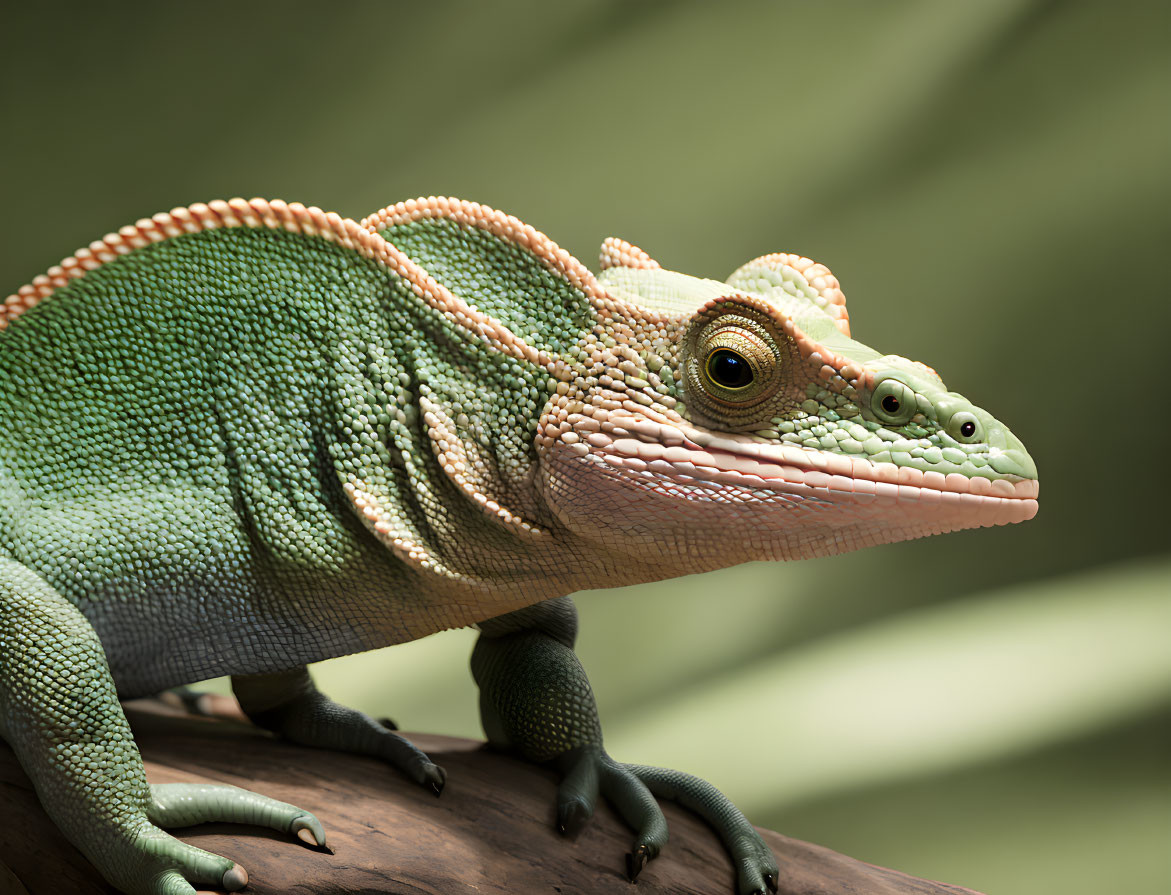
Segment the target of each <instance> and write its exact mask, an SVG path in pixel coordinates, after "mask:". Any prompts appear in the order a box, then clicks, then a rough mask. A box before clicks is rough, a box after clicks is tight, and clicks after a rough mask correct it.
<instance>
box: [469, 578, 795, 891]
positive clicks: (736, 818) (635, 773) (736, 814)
mask: <svg viewBox="0 0 1171 895" xmlns="http://www.w3.org/2000/svg"><path fill="white" fill-rule="evenodd" d="M576 638H577V610H576V609H575V608H574V605H573V601H572V600H570V598H569V597H561V598H559V599H556V600H549V601H547V602H544V603H539V604H537V605H535V606H530V607H528V608H526V609H522V610H519V611H517V612H512V613H509V614H508V615H502V616H500V617H499V618H494V619H491V620H490V621H487V622H482V623H481V624H480V639H479V640H478V641H477V643H476V648H475V650H474V652H473V653H472V674H473V676H474V677H475V679H476V683H477V684H478V685H479V687H480V716H481V718H482V720H483V724H484V732H485V733H486V734H487V736H488V740H489V742H491V743H492V744H493V745H496V746H499V747H502V748H507V749H510V750H512V751H514V752H516V753H518V754H519V755H521V756H522V757H524V758H527V759H529V760H530V761H537V762H548V763H551V764H552V765H553V766H554V767H556V768H557V769H558V770H559V771H560V772H561V773H562V774H563V775H564V777H563V778H562V782H561V784H560V786H559V787H558V790H557V824H558V828H559V829H560V830H561V831H562V832H563V833H567V832H571V831H572V830H574V829H575V828H576V827H578V826H580V824H581V823H583V822H584V821H585V820H586V819H588V818H589V817H590V816H591V815H592V814H593V811H594V805H595V803H596V801H597V797H598V795H599V793H600V794H601V795H603V796H605V797H606V798H607V799H609V800H610V801H611V802H612V803H613V804H614V806H615V807H616V808H617V809H618V812H619V814H621V815H622V817H623V819H624V820H625V821H626V822H627V824H629V825H630V826H631V828H633V829H634V830H635V838H634V844H633V847H632V848H631V851H630V853H629V854H628V855H627V859H626V860H627V871H628V873H629V875H630V878H631V880H632V881H633V880H635V879H636V878H637V877H638V874H639V872H640V871H641V870H642V869H643V867H645V866H646V863H647V861H649V860H651V859H653V858H654V857H656V856H657V855H658V854H659V851H660V850H661V849H662V847H663V845H665V844H666V842H667V822H666V820H665V819H664V817H663V812H662V810H661V809H660V808H659V806H658V803H657V802H656V801H655V796H658V797H660V798H666V799H673V800H676V801H678V802H679V803H680V804H682V805H683V806H684V807H686V808H688V809H689V810H691V811H694V812H695V813H696V814H698V815H699V816H700V817H702V818H703V819H704V820H706V821H707V822H708V823H709V824H711V825H712V826H713V827H714V828H715V830H716V832H717V833H718V834H719V836H720V838H721V840H722V841H723V843H724V846H725V847H726V848H727V849H728V851H729V853H730V854H731V857H732V863H733V865H734V866H735V869H736V888H737V892H738V893H739V895H763V893H764V892H765V889H766V887H767V888H768V889H770V890H772V891H774V892H775V891H776V890H777V880H778V871H777V864H776V860H775V859H774V857H773V855H772V852H771V851H770V850H769V848H768V846H767V845H765V844H764V841H763V840H762V839H761V838H760V836H759V835H758V834H757V832H756V831H755V830H754V829H753V828H752V825H751V824H750V823H749V822H748V820H747V819H746V818H745V817H744V815H743V814H742V813H740V811H739V810H738V809H737V808H736V807H735V806H734V805H733V804H732V803H731V802H730V801H729V800H728V799H727V797H725V796H724V795H723V794H722V793H720V792H719V791H718V790H717V789H716V788H715V787H714V786H712V785H711V784H710V783H707V782H706V781H704V780H700V779H699V778H698V777H693V776H691V775H690V774H683V773H680V772H678V771H668V770H664V769H662V768H651V767H643V766H640V765H628V764H623V763H621V762H618V761H615V760H614V759H613V758H611V757H610V756H609V755H608V754H607V753H606V751H605V749H604V748H603V746H602V728H601V724H600V722H599V720H598V711H597V706H596V704H595V702H594V694H593V690H592V688H591V687H590V683H589V679H588V678H587V677H586V673H585V670H584V669H583V668H582V666H581V662H579V661H578V658H577V655H576V654H575V653H574V651H573V644H574V641H575V640H576Z"/></svg>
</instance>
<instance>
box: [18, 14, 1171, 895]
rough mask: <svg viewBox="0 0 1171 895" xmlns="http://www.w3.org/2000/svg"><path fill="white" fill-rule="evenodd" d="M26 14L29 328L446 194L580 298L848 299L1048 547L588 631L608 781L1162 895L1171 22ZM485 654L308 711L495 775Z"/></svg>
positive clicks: (970, 872)
mask: <svg viewBox="0 0 1171 895" xmlns="http://www.w3.org/2000/svg"><path fill="white" fill-rule="evenodd" d="M0 9H2V11H0V129H2V139H0V171H2V174H0V208H2V210H3V214H0V246H2V247H3V248H2V249H0V277H2V282H0V288H2V289H3V290H4V292H7V291H11V290H15V288H16V287H18V286H19V285H21V284H23V283H24V282H27V281H28V280H30V279H31V278H32V277H33V276H34V275H36V274H37V273H40V272H41V271H43V270H44V269H45V268H46V267H48V266H49V265H50V264H53V263H55V262H56V261H57V260H59V259H60V258H61V257H62V256H63V255H65V254H68V253H70V252H72V251H73V250H74V249H75V248H77V247H79V246H81V245H84V244H85V243H87V242H89V241H90V240H92V239H94V238H95V237H98V236H100V235H101V234H103V233H105V232H107V231H109V230H113V229H116V228H117V227H118V226H120V225H122V224H124V223H128V222H131V221H133V220H135V219H136V218H138V217H141V216H144V215H148V214H150V213H153V212H155V211H160V210H165V209H168V208H170V207H172V206H175V205H181V204H188V203H190V202H193V201H200V200H207V199H211V198H219V197H224V198H227V197H231V196H234V195H243V196H253V195H260V196H266V197H280V198H285V199H288V200H293V199H296V200H300V201H302V202H305V203H306V204H317V205H320V206H322V207H324V208H326V209H332V210H335V211H338V212H340V213H342V214H345V215H349V216H352V217H355V218H359V217H361V216H363V215H365V214H367V213H369V212H371V211H374V210H376V209H377V208H379V207H381V206H383V205H386V204H389V203H391V202H394V201H397V200H399V199H403V198H409V197H412V196H416V195H426V194H432V193H435V194H452V195H458V196H461V197H466V198H470V199H475V200H478V201H481V202H484V203H487V204H489V205H493V206H496V207H499V208H503V209H505V210H507V211H510V212H512V213H513V214H516V215H517V216H519V217H521V218H522V219H523V220H525V221H528V222H529V223H532V224H533V225H534V226H536V227H538V228H539V229H542V230H544V231H545V232H547V233H549V234H550V235H551V236H552V237H553V238H554V239H556V240H557V241H559V242H560V243H561V244H562V245H564V246H566V247H567V248H568V249H570V250H571V251H572V252H574V253H575V254H577V255H578V256H579V257H581V258H582V259H583V260H585V261H587V263H590V264H593V263H594V259H595V257H596V250H597V246H598V245H599V243H600V242H601V240H602V238H603V237H605V236H607V235H610V234H614V235H620V236H623V237H625V238H627V239H630V240H631V241H633V242H635V243H636V244H638V245H641V246H642V247H643V248H645V249H647V250H648V251H649V252H650V253H651V254H652V255H654V256H655V257H657V258H658V259H659V260H660V261H661V262H662V263H663V264H664V266H666V267H672V268H676V269H680V270H684V271H686V272H689V273H693V274H697V275H702V276H711V277H716V278H723V277H724V276H726V275H727V274H728V273H729V272H731V271H732V270H733V269H734V268H735V267H737V266H738V265H739V264H741V263H742V262H744V261H746V260H748V259H749V258H752V257H755V256H757V255H760V254H763V253H765V252H770V251H778V250H786V251H798V252H801V253H804V254H807V255H809V256H811V257H813V258H815V259H818V260H821V261H823V262H825V263H827V264H828V265H829V266H830V267H831V268H832V269H833V270H834V272H835V273H836V274H837V275H838V277H839V278H840V279H841V281H842V283H843V286H844V289H845V292H846V295H847V296H848V299H849V308H850V315H851V322H852V326H853V329H854V333H855V335H856V336H858V337H859V338H860V339H861V340H862V341H864V342H866V343H868V344H871V345H873V346H875V347H877V348H879V349H881V350H883V351H887V352H892V353H899V354H904V355H906V356H909V357H912V358H916V359H919V360H922V361H924V362H926V363H929V364H931V365H933V366H934V367H936V368H937V369H938V370H939V371H940V372H941V374H942V375H943V376H944V378H945V379H946V381H947V382H948V384H949V386H950V387H951V388H953V389H956V390H958V391H961V392H963V393H964V394H966V395H967V396H968V397H970V398H972V399H973V400H975V401H976V402H977V403H979V404H981V405H983V406H985V407H988V408H990V409H992V410H993V411H994V412H995V413H996V414H997V416H999V417H1000V418H1001V419H1003V420H1005V421H1007V422H1008V423H1009V424H1010V425H1011V426H1012V428H1013V429H1014V431H1015V432H1016V433H1017V434H1019V435H1020V436H1021V437H1022V439H1023V440H1024V441H1025V443H1026V444H1027V445H1028V446H1029V448H1030V449H1031V451H1032V453H1033V456H1034V457H1035V458H1036V460H1037V463H1038V466H1039V467H1040V470H1041V477H1042V480H1043V488H1042V499H1041V512H1040V515H1039V516H1038V517H1037V519H1035V520H1034V521H1032V522H1030V523H1028V524H1027V525H1021V526H1014V527H1011V528H1001V529H996V530H987V531H976V532H967V533H961V534H955V535H950V536H947V537H943V538H936V539H928V540H925V541H918V542H912V543H905V544H899V545H894V546H888V547H882V548H879V549H874V550H866V551H862V552H859V553H855V554H851V555H848V556H843V557H836V558H832V559H826V560H824V561H816V562H805V563H799V564H788V565H764V564H761V565H753V566H745V567H740V568H737V569H731V570H727V571H725V572H722V573H717V574H710V575H705V576H697V577H692V578H688V579H683V580H678V581H670V582H663V583H660V584H657V585H652V586H645V587H638V588H624V589H617V590H609V591H597V592H591V593H585V594H582V595H581V596H580V598H579V600H578V605H579V607H580V610H581V615H582V633H581V638H580V642H579V646H580V650H579V651H580V654H581V656H582V658H583V660H584V662H585V665H586V667H587V669H589V670H590V673H591V675H592V678H593V682H594V685H595V688H596V692H597V696H598V701H599V703H600V705H601V711H602V716H603V720H604V725H605V729H606V735H607V744H608V746H609V749H610V751H611V753H612V754H614V755H615V756H616V757H618V758H620V759H624V760H631V761H644V762H650V763H657V764H665V765H669V766H675V767H679V768H683V769H687V770H690V771H693V772H695V773H699V774H702V775H704V776H706V777H708V778H710V779H711V780H713V781H714V782H716V783H717V784H718V785H720V786H721V787H723V788H724V789H725V790H727V791H728V792H729V793H730V794H731V795H732V796H733V797H734V798H735V799H736V800H737V801H738V802H739V803H740V804H741V805H742V806H743V807H744V808H745V809H746V811H747V812H748V814H749V815H750V816H751V817H752V819H753V820H754V821H756V822H757V823H760V824H764V825H768V826H771V827H774V828H776V829H779V830H781V831H784V832H786V833H788V834H790V835H793V836H798V837H802V838H807V839H812V840H816V841H818V842H821V843H825V844H827V845H829V846H832V847H833V848H836V849H839V850H842V851H845V852H847V853H849V854H852V855H855V856H858V857H860V858H863V859H865V860H868V861H872V862H875V863H880V864H885V865H891V866H895V867H898V868H900V869H903V870H906V871H909V872H912V873H915V874H918V875H923V876H927V877H933V878H939V879H945V880H948V881H951V882H956V883H962V884H964V885H967V886H971V887H974V888H977V889H981V890H984V891H987V892H989V893H996V895H1041V893H1063V895H1072V893H1085V895H1091V893H1092V895H1100V893H1103V892H1144V893H1145V892H1156V891H1169V887H1171V857H1169V852H1171V848H1169V846H1171V773H1169V765H1171V748H1169V747H1171V735H1169V733H1171V729H1169V728H1171V724H1169V723H1168V717H1169V716H1168V712H1167V710H1168V706H1169V703H1171V649H1169V647H1171V556H1169V555H1168V529H1169V523H1168V512H1169V509H1171V493H1169V491H1171V489H1169V486H1168V474H1167V472H1166V470H1167V468H1168V466H1167V459H1166V452H1167V451H1168V450H1169V449H1171V425H1169V422H1168V421H1169V419H1171V414H1169V413H1168V408H1167V392H1168V388H1167V376H1168V370H1169V364H1168V361H1169V360H1171V353H1169V351H1168V347H1167V345H1168V337H1167V333H1168V331H1169V329H1171V301H1169V298H1171V295H1169V290H1168V285H1167V284H1168V274H1167V257H1168V247H1169V238H1168V237H1169V236H1171V226H1169V223H1171V218H1169V205H1168V201H1169V199H1171V53H1169V52H1168V49H1167V48H1168V37H1169V36H1171V6H1169V5H1168V4H1159V3H1151V2H1141V0H1139V2H1131V0H1112V2H1110V3H1102V2H1051V0H982V2H979V3H967V2H933V0H899V2H894V0H890V2H832V3H821V4H813V3H805V2H791V3H772V4H751V5H739V4H734V3H722V4H714V3H713V4H704V3H694V4H686V3H671V2H641V3H633V2H632V3H621V2H597V3H584V2H564V3H557V4H547V3H507V4H500V3H492V4H487V3H462V4H458V3H442V2H437V3H430V4H422V3H411V4H403V3H336V4H316V5H312V6H308V5H305V6H302V5H298V4H290V3H281V4H276V3H255V4H240V3H202V4H157V5H154V4H152V5H146V4H142V5H136V4H129V3H127V4H80V3H78V4H72V5H71V4H15V3H6V4H4V5H3V7H2V8H0ZM473 639H474V634H473V633H472V632H470V631H457V632H448V633H445V634H441V635H436V636H434V637H431V638H428V639H426V640H424V641H421V642H418V643H415V644H410V645H406V646H403V647H396V648H394V649H393V650H390V651H381V652H378V653H372V654H367V655H364V656H359V657H352V658H348V659H343V660H336V661H333V662H328V663H324V664H323V665H321V666H318V669H317V674H318V679H319V681H320V683H321V685H322V687H323V688H324V689H326V690H327V692H329V693H331V695H333V696H334V697H335V698H337V699H339V700H343V701H348V702H349V703H351V704H354V705H357V706H359V707H362V708H365V709H368V710H370V711H373V712H377V713H380V714H390V715H392V716H393V717H394V718H396V720H397V721H398V722H399V723H400V725H402V726H403V727H405V728H406V729H420V730H429V731H434V732H447V733H456V734H465V735H470V736H478V735H479V724H478V718H477V712H476V707H475V702H476V696H475V690H474V687H473V685H472V682H471V680H470V677H469V675H468V672H467V657H468V653H469V651H470V648H471V645H472V642H473ZM211 686H222V684H214V683H213V684H212V685H211ZM665 860H669V858H665Z"/></svg>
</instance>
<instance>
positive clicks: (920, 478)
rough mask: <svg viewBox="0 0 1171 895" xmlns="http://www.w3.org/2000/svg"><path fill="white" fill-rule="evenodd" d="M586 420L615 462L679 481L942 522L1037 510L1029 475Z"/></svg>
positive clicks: (592, 438)
mask: <svg viewBox="0 0 1171 895" xmlns="http://www.w3.org/2000/svg"><path fill="white" fill-rule="evenodd" d="M590 422H593V424H594V425H596V426H597V429H596V430H594V431H590V432H582V431H581V430H580V428H579V429H578V433H579V435H581V436H582V440H583V441H585V442H586V443H588V445H589V446H590V448H592V451H591V452H597V454H598V455H600V459H601V460H602V462H604V463H605V464H606V465H608V466H610V467H612V468H614V469H615V471H618V470H621V471H623V472H627V473H630V474H636V475H644V476H645V475H650V476H654V477H656V478H662V479H667V480H673V481H674V482H677V483H679V484H685V485H686V484H694V483H710V484H711V485H714V486H717V487H718V486H721V485H723V486H729V487H733V488H738V489H743V488H750V489H756V490H765V491H773V492H780V493H781V494H789V495H792V497H793V498H794V499H799V498H804V500H800V503H803V504H809V505H811V507H810V508H813V507H815V506H820V508H822V509H824V508H826V506H827V505H840V504H850V505H855V506H859V508H860V505H872V506H873V508H874V510H875V511H876V514H877V515H879V516H881V515H885V514H887V513H891V512H892V511H893V514H897V515H898V516H899V517H900V519H902V520H906V519H907V517H920V518H924V517H926V518H930V519H932V520H933V522H934V523H936V525H939V524H942V527H943V528H944V529H953V528H973V527H977V526H992V525H1007V524H1009V523H1013V522H1024V521H1026V520H1028V519H1032V518H1033V516H1035V515H1036V514H1037V508H1038V507H1037V496H1038V493H1039V485H1038V482H1037V480H1036V479H1024V478H1018V477H1007V478H999V479H991V478H987V477H984V476H972V477H969V476H966V475H961V474H959V473H954V472H953V473H946V474H945V473H943V472H933V471H926V472H925V471H923V470H920V469H915V468H912V467H907V466H899V465H897V464H895V463H887V462H873V461H871V460H868V459H864V458H860V457H852V456H847V455H844V454H835V453H831V452H828V451H818V450H815V449H812V448H806V447H800V446H797V445H791V444H776V443H771V444H768V443H762V442H759V441H753V440H751V439H748V438H745V437H743V436H735V435H720V434H716V433H712V432H706V431H704V430H701V429H692V428H690V427H689V428H687V429H682V428H679V427H678V426H674V425H670V424H667V423H659V422H655V421H654V420H651V419H647V418H645V417H634V416H625V415H619V414H613V415H611V417H610V419H609V420H607V421H605V422H600V423H598V422H594V421H590ZM586 425H587V426H588V425H589V423H587V424H586ZM575 428H577V427H576V426H575ZM810 498H812V500H811V499H810ZM934 527H935V525H933V528H934Z"/></svg>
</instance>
